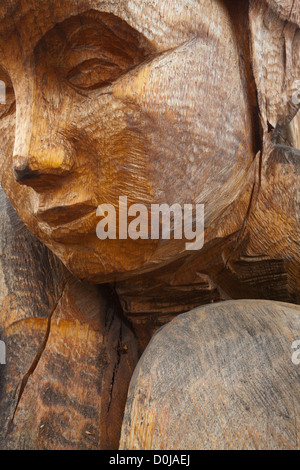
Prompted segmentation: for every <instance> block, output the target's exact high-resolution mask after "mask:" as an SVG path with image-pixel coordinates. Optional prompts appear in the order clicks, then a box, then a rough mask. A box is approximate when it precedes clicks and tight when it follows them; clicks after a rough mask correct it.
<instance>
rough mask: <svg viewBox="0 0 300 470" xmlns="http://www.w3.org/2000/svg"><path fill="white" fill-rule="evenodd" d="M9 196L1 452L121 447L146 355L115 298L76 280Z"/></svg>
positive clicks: (0, 279)
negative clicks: (132, 383) (141, 357)
mask: <svg viewBox="0 0 300 470" xmlns="http://www.w3.org/2000/svg"><path fill="white" fill-rule="evenodd" d="M0 198H1V203H0V213H1V216H0V221H1V237H0V334H1V339H2V340H4V341H5V343H6V346H7V364H6V365H5V366H1V367H0V374H1V375H0V416H1V418H0V422H1V426H0V448H1V449H6V450H7V449H26V450H38V449H49V450H51V449H52V450H55V449H65V450H67V449H74V450H78V449H112V448H113V449H116V448H117V447H118V442H119V436H120V430H121V423H122V417H123V411H124V407H125V401H126V393H127V388H128V384H129V380H130V378H131V375H132V372H133V369H134V366H135V364H136V362H137V357H138V356H137V354H138V353H137V345H136V341H135V338H134V336H133V334H132V332H131V330H130V329H129V328H128V326H126V325H125V324H124V322H123V321H122V319H121V318H120V317H119V314H120V307H119V305H118V301H117V299H116V297H115V294H114V293H113V292H112V291H111V289H110V288H109V287H102V288H99V287H98V286H93V285H92V286H91V285H88V284H86V283H82V282H80V281H78V280H76V279H75V278H74V277H73V276H71V275H70V274H69V273H68V272H67V271H66V269H65V268H64V266H63V265H62V264H61V262H60V261H58V260H57V259H56V258H55V256H54V255H52V253H51V252H49V250H48V249H47V248H46V247H45V246H43V245H42V244H41V243H40V242H39V241H38V240H36V239H35V237H34V236H33V235H32V234H31V233H30V232H29V231H28V230H27V228H26V227H25V226H24V224H23V223H22V222H21V221H20V219H19V218H18V216H17V215H16V214H15V212H14V210H13V209H12V207H11V206H10V204H9V202H8V201H7V199H6V198H5V196H4V194H3V192H2V191H1V194H0Z"/></svg>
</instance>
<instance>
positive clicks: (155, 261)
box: [0, 0, 300, 346]
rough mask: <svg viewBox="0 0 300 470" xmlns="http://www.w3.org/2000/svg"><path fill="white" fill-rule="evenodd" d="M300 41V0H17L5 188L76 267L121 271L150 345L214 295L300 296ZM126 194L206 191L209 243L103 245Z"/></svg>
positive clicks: (0, 36) (152, 198)
mask: <svg viewBox="0 0 300 470" xmlns="http://www.w3.org/2000/svg"><path fill="white" fill-rule="evenodd" d="M150 19H151V20H150ZM299 37H300V35H299V5H298V2H292V1H288V0H286V1H275V0H268V1H264V0H251V1H249V2H247V1H237V2H234V5H233V3H232V2H231V1H222V0H214V1H212V2H211V1H208V0H201V1H195V0H189V1H188V2H186V1H183V0H176V1H173V0H172V1H170V0H161V1H159V2H152V1H150V2H148V1H147V2H146V1H140V0H136V1H132V2H130V3H129V4H128V2H127V1H125V0H119V1H114V2H112V1H109V0H107V1H104V2H103V1H101V2H100V1H97V0H79V1H76V2H73V1H71V2H70V1H64V0H62V1H60V2H57V1H56V0H51V1H47V2H46V1H42V2H41V1H37V0H26V1H22V2H20V1H18V0H5V1H3V2H2V3H1V6H0V58H1V60H0V67H1V68H0V78H1V79H2V80H4V81H5V82H6V85H7V92H8V93H7V105H6V106H4V107H3V106H2V108H1V109H2V112H1V115H2V118H1V120H0V130H1V139H2V141H1V152H0V161H1V171H0V179H1V182H2V185H3V187H4V190H5V192H6V194H7V195H8V197H9V199H10V201H11V203H12V204H13V206H14V207H15V209H16V210H17V212H18V214H19V216H20V217H21V218H22V220H24V222H25V223H26V225H27V226H28V227H29V228H30V230H31V231H32V232H33V233H34V234H35V235H37V236H38V237H39V238H40V239H41V240H42V241H43V243H45V244H46V245H47V246H48V247H49V248H50V249H51V250H52V251H53V252H54V253H55V254H56V255H57V256H58V257H59V258H60V259H61V261H62V262H63V263H64V264H65V265H66V266H67V267H68V268H69V269H70V270H71V272H72V273H73V274H74V275H75V276H76V277H78V278H80V279H83V280H85V281H92V282H94V283H104V282H110V281H114V282H116V283H117V290H118V294H119V297H120V300H121V303H122V307H123V309H124V311H125V313H126V315H127V316H128V318H129V319H130V320H131V321H133V323H134V324H135V328H136V331H137V332H139V335H140V342H141V344H142V345H143V346H144V345H145V344H146V343H147V341H148V340H149V338H150V337H151V334H152V333H153V331H155V329H156V328H157V327H158V326H159V325H161V324H163V323H164V322H165V321H166V320H168V319H170V318H172V317H173V316H174V315H176V314H177V313H180V312H184V311H187V310H189V309H190V308H193V307H196V306H197V305H201V304H205V303H207V302H212V301H216V300H225V299H228V298H239V297H241V296H242V297H248V298H253V297H254V298H257V297H263V298H269V299H277V300H283V301H287V302H297V303H298V302H299V293H300V287H299V278H300V276H299V239H300V234H299V202H298V199H299V197H298V187H299V163H298V162H299V158H298V157H299V155H298V152H297V150H296V148H297V147H298V148H299V147H300V124H299V123H300V121H299V113H298V115H297V111H298V109H299V106H298V105H295V104H294V105H293V104H292V101H291V99H292V96H293V94H294V93H295V92H296V89H297V86H298V85H297V83H298V82H297V80H298V79H299V76H300V74H299V64H300V60H299V50H300V48H299V40H300V39H299ZM286 146H288V147H287V148H286ZM15 178H17V180H18V182H17V181H16V179H15ZM119 196H128V201H129V204H130V203H133V202H134V203H139V202H142V203H144V204H146V206H147V207H148V206H149V205H150V204H151V203H168V204H170V205H171V204H173V203H175V202H176V203H180V204H183V203H203V204H205V223H206V228H205V246H204V248H203V250H202V251H200V252H199V253H190V252H186V251H185V240H182V241H178V240H170V241H168V242H166V241H164V242H162V241H161V240H138V241H132V240H125V241H122V240H121V241H120V240H116V241H114V240H106V241H100V240H99V239H98V238H97V236H96V225H97V222H98V221H99V219H98V218H97V217H96V208H97V206H98V205H99V204H102V203H110V204H113V205H114V206H117V204H118V198H119ZM145 325H147V326H146V327H145Z"/></svg>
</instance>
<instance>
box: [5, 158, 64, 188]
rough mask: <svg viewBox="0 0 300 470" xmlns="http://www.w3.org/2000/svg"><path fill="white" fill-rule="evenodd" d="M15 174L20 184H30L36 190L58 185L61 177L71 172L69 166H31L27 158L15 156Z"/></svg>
mask: <svg viewBox="0 0 300 470" xmlns="http://www.w3.org/2000/svg"><path fill="white" fill-rule="evenodd" d="M34 166H35V165H34ZM13 167H14V176H15V180H16V181H17V182H18V183H19V184H24V185H26V186H30V187H31V188H33V189H34V190H35V191H37V192H40V191H43V190H47V189H51V188H53V187H56V186H57V184H58V181H59V180H60V178H61V177H63V176H65V175H66V174H68V173H69V171H70V169H69V168H65V169H64V168H61V167H58V168H53V167H52V168H51V167H50V168H49V167H48V168H42V167H39V168H37V169H36V168H31V166H30V162H29V161H28V159H27V158H24V157H20V156H19V155H17V156H14V165H13Z"/></svg>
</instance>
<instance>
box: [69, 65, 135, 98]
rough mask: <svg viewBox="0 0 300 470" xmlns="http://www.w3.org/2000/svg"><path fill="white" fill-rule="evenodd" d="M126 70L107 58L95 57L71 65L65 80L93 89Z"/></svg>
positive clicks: (109, 81)
mask: <svg viewBox="0 0 300 470" xmlns="http://www.w3.org/2000/svg"><path fill="white" fill-rule="evenodd" d="M129 68H131V67H129ZM129 68H128V69H129ZM128 69H127V70H128ZM127 70H126V69H122V68H121V67H120V66H119V65H118V64H116V63H114V62H111V61H109V60H106V59H103V58H101V59H100V58H95V59H89V60H85V61H83V62H82V63H80V64H78V65H76V66H75V67H73V68H72V69H71V70H70V71H69V72H68V74H67V76H66V80H67V81H68V82H70V83H71V84H72V85H73V86H75V87H77V88H79V89H82V90H94V89H97V88H101V87H104V86H108V85H110V84H111V83H112V82H114V81H115V80H117V79H118V78H119V77H120V76H121V75H122V74H123V73H125V72H126V71H127ZM85 82H87V83H85Z"/></svg>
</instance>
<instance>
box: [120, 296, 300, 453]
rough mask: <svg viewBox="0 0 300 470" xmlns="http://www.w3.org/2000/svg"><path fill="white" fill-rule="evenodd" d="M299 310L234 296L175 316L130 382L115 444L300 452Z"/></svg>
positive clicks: (155, 339)
mask: <svg viewBox="0 0 300 470" xmlns="http://www.w3.org/2000/svg"><path fill="white" fill-rule="evenodd" d="M299 332H300V307H298V306H294V305H291V304H285V303H281V302H270V301H259V300H257V301H254V300H239V301H229V302H222V303H219V304H215V305H210V306H204V307H201V308H199V309H196V310H193V311H191V312H188V313H185V314H183V315H180V316H178V317H177V318H176V319H175V320H173V321H172V322H171V323H169V324H168V325H166V326H164V327H163V328H162V329H161V330H160V331H159V332H158V333H157V334H156V335H155V336H154V337H153V338H152V340H151V342H150V344H149V346H148V347H147V349H146V351H145V352H144V354H143V356H142V358H141V359H140V362H139V364H138V366H137V368H136V369H135V372H134V375H133V378H132V380H131V384H130V388H129V394H128V400H127V405H126V411H125V417H124V423H123V429H122V436H121V443H120V449H123V450H124V449H125V450H145V449H151V450H178V449H182V450H192V449H198V450H199V449H205V450H209V449H215V450H223V449H232V450H239V449H246V450H254V449H256V450H259V449H286V450H288V449H299V447H300V445H299V432H300V424H299V413H300V389H299V380H300V367H299V365H296V364H294V363H293V361H292V357H293V353H294V350H293V349H292V344H293V342H294V341H295V340H298V339H299Z"/></svg>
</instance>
